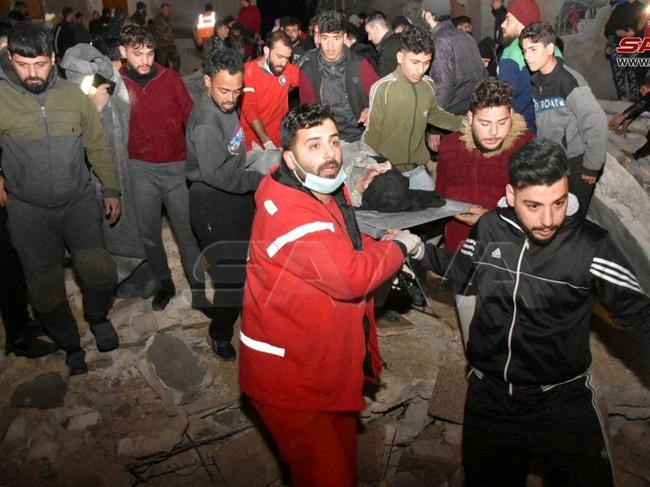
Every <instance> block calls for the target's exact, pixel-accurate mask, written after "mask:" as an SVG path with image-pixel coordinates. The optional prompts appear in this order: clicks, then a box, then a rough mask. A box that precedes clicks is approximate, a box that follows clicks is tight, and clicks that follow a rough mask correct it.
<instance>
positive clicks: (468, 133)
mask: <svg viewBox="0 0 650 487" xmlns="http://www.w3.org/2000/svg"><path fill="white" fill-rule="evenodd" d="M527 131H528V126H527V125H526V119H524V117H522V116H521V115H520V114H518V113H516V112H512V126H511V127H510V132H509V133H508V135H507V136H506V138H505V140H504V141H503V144H502V145H501V147H500V148H498V149H496V150H493V151H488V152H483V155H484V156H485V157H495V156H498V155H499V154H501V153H502V152H504V151H507V150H509V149H511V148H512V146H513V145H514V144H515V142H516V141H517V139H518V138H519V137H521V136H522V135H523V134H525V133H526V132H527ZM460 140H461V141H462V142H463V143H464V144H465V147H466V148H467V150H468V151H472V150H474V149H477V147H476V143H475V142H474V137H473V136H472V126H471V125H470V123H469V120H467V119H466V120H465V122H464V124H463V129H462V130H461V135H460Z"/></svg>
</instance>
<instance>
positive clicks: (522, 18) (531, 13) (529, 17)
mask: <svg viewBox="0 0 650 487" xmlns="http://www.w3.org/2000/svg"><path fill="white" fill-rule="evenodd" d="M508 12H509V13H511V14H512V15H513V16H514V17H515V18H516V19H517V20H518V21H519V22H521V23H522V24H524V27H528V25H530V24H532V23H533V22H540V21H541V20H542V15H541V14H540V12H539V5H537V2H536V1H535V0H515V1H514V2H512V3H511V4H510V6H509V7H508Z"/></svg>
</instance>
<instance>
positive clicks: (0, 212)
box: [0, 206, 30, 343]
mask: <svg viewBox="0 0 650 487" xmlns="http://www.w3.org/2000/svg"><path fill="white" fill-rule="evenodd" d="M0 315H1V316H2V322H3V323H4V326H5V341H6V342H7V343H13V342H15V341H16V340H18V338H20V334H21V330H22V327H23V326H25V325H26V324H27V322H28V321H29V318H30V317H29V312H28V310H27V286H26V285H25V277H24V276H23V268H22V266H21V265H20V260H19V259H18V254H17V253H16V251H15V250H14V248H13V246H12V245H11V240H10V239H9V230H8V229H7V209H6V208H4V207H2V206H0Z"/></svg>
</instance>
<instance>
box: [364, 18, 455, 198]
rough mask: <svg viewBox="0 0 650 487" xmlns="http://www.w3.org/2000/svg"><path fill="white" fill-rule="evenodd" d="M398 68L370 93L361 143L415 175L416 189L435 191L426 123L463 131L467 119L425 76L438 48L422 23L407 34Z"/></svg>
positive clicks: (413, 185) (408, 174) (411, 176)
mask: <svg viewBox="0 0 650 487" xmlns="http://www.w3.org/2000/svg"><path fill="white" fill-rule="evenodd" d="M401 42H402V46H401V49H400V51H399V52H398V53H397V62H398V67H397V69H395V71H393V72H392V73H391V74H389V75H388V76H384V77H383V78H381V79H380V80H379V81H377V82H376V83H375V84H374V85H373V87H372V90H371V91H370V114H369V116H368V123H367V124H366V130H365V132H364V134H363V137H362V139H361V140H362V141H363V142H365V143H366V144H367V145H369V146H370V147H371V148H372V149H373V150H375V151H376V152H378V153H379V154H381V155H383V156H384V157H386V158H387V159H388V160H390V161H391V163H392V164H393V166H395V167H396V168H397V169H399V170H400V171H402V172H403V173H404V174H405V175H406V176H408V177H409V179H410V188H411V189H423V190H434V189H435V185H434V182H433V179H432V178H431V176H430V175H429V174H428V172H427V170H426V163H427V161H428V160H429V151H428V149H427V144H426V128H427V124H431V125H434V126H436V127H439V128H442V129H445V130H452V131H456V130H460V129H461V128H462V126H463V118H462V117H459V116H456V115H452V114H451V113H448V112H445V111H444V110H442V109H441V108H440V107H439V106H438V104H437V102H436V88H435V85H434V83H433V80H432V79H431V78H430V77H429V76H426V75H425V73H426V72H427V70H428V69H429V64H430V63H431V57H432V52H433V41H432V40H431V35H430V34H429V32H428V31H427V30H426V29H425V28H424V27H421V26H415V27H409V28H407V29H405V30H404V31H403V32H402V36H401Z"/></svg>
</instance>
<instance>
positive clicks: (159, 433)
mask: <svg viewBox="0 0 650 487" xmlns="http://www.w3.org/2000/svg"><path fill="white" fill-rule="evenodd" d="M187 423H188V420H187V416H185V415H184V414H178V415H177V416H175V417H173V418H168V417H163V418H159V419H155V418H143V420H142V422H141V424H140V428H139V429H138V430H137V431H132V432H130V433H129V436H128V437H126V438H122V439H121V440H120V441H119V442H118V444H117V456H119V457H130V458H143V457H147V456H150V455H156V454H159V453H164V452H168V451H171V450H172V449H173V448H174V446H176V445H177V444H178V443H179V442H180V441H181V439H182V436H183V433H184V432H185V429H186V428H187ZM152 432H155V434H152Z"/></svg>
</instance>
